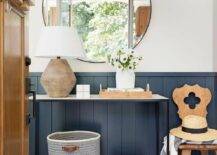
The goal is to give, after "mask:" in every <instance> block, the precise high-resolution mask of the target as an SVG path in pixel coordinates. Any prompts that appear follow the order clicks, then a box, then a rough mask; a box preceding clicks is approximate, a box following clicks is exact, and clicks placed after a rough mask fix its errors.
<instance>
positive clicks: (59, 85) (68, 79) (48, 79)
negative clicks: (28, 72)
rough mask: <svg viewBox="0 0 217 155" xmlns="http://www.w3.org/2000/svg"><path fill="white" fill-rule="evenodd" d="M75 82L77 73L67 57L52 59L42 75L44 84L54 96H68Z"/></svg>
mask: <svg viewBox="0 0 217 155" xmlns="http://www.w3.org/2000/svg"><path fill="white" fill-rule="evenodd" d="M75 83H76V77H75V74H74V73H73V71H72V69H71V68H70V66H69V64H68V62H67V60H65V59H60V58H57V59H51V60H50V62H49V64H48V66H47V67H46V69H45V71H44V72H43V74H42V76H41V84H42V86H43V87H44V89H45V91H46V93H47V94H48V95H49V96H50V97H53V98H59V97H67V96H68V95H69V93H70V92H71V91H72V88H73V87H74V86H75Z"/></svg>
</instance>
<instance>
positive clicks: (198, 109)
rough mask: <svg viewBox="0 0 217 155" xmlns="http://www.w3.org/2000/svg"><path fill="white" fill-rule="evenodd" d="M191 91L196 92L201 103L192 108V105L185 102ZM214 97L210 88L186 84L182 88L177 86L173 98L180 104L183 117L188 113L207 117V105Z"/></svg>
mask: <svg viewBox="0 0 217 155" xmlns="http://www.w3.org/2000/svg"><path fill="white" fill-rule="evenodd" d="M190 93H194V94H195V97H198V98H199V99H200V101H199V103H198V104H197V105H196V106H195V108H193V109H192V108H190V106H189V105H188V104H187V103H185V98H187V97H188V96H189V94H190ZM211 98H212V95H211V92H210V90H209V89H208V88H203V87H201V86H199V85H197V84H196V85H193V86H190V85H187V84H186V85H184V86H183V87H181V88H176V89H175V90H174V91H173V100H174V102H175V104H176V105H177V106H178V114H179V117H180V118H181V119H183V118H184V117H185V116H187V115H199V116H202V117H206V115H207V106H208V104H209V103H210V101H211Z"/></svg>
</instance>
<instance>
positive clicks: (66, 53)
mask: <svg viewBox="0 0 217 155" xmlns="http://www.w3.org/2000/svg"><path fill="white" fill-rule="evenodd" d="M35 56H37V57H45V58H46V57H47V58H54V57H72V58H82V57H84V56H85V55H84V48H83V46H82V41H81V39H80V38H79V36H78V33H77V31H76V30H75V29H74V28H73V27H66V26H46V27H43V29H42V32H41V36H40V38H39V42H38V45H37V47H36V54H35Z"/></svg>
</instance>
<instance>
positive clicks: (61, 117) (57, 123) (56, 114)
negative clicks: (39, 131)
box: [51, 101, 66, 132]
mask: <svg viewBox="0 0 217 155" xmlns="http://www.w3.org/2000/svg"><path fill="white" fill-rule="evenodd" d="M51 108H52V111H51V112H52V114H51V118H52V120H51V121H52V122H51V124H52V126H51V129H52V132H57V131H64V130H65V127H66V125H65V122H66V112H65V111H66V108H65V103H64V102H60V101H52V103H51Z"/></svg>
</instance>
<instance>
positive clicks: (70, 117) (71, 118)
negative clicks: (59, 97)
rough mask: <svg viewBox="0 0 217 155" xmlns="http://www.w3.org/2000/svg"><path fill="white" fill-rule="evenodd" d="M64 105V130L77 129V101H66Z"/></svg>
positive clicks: (78, 112) (78, 124)
mask: <svg viewBox="0 0 217 155" xmlns="http://www.w3.org/2000/svg"><path fill="white" fill-rule="evenodd" d="M65 107H66V110H65V112H66V120H65V121H66V123H65V125H66V130H79V127H80V105H79V101H74V102H71V101H67V102H65Z"/></svg>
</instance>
